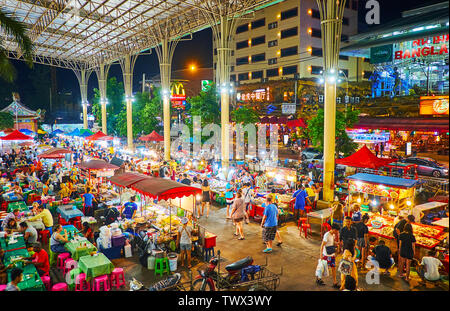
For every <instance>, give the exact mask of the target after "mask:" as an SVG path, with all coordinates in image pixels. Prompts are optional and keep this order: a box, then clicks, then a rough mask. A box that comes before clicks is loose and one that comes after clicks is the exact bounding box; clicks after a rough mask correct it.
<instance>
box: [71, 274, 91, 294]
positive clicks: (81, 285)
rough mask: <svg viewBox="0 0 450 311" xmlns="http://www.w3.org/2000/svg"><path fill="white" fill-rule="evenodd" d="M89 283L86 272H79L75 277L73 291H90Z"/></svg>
mask: <svg viewBox="0 0 450 311" xmlns="http://www.w3.org/2000/svg"><path fill="white" fill-rule="evenodd" d="M90 290H91V284H90V283H89V282H88V281H86V274H85V273H80V274H78V275H77V276H76V277H75V291H76V292H84V291H90Z"/></svg>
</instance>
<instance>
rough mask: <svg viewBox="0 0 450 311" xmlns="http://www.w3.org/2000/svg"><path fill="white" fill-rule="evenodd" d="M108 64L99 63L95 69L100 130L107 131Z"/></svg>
mask: <svg viewBox="0 0 450 311" xmlns="http://www.w3.org/2000/svg"><path fill="white" fill-rule="evenodd" d="M109 67H110V65H105V64H104V63H101V64H100V66H99V67H98V68H97V69H96V73H97V79H98V89H99V91H100V105H101V109H102V132H103V133H105V134H108V133H107V131H108V130H107V115H106V105H107V104H108V98H107V95H106V90H107V79H108V78H107V77H108V71H109Z"/></svg>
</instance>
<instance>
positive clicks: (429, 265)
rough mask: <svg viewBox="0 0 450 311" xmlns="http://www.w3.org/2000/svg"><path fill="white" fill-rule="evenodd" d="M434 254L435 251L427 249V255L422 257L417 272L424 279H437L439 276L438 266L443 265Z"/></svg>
mask: <svg viewBox="0 0 450 311" xmlns="http://www.w3.org/2000/svg"><path fill="white" fill-rule="evenodd" d="M435 256H436V251H435V250H430V251H428V256H424V257H423V258H422V262H421V263H420V266H419V269H418V271H417V272H418V274H419V275H420V277H421V278H422V279H424V280H425V281H438V280H439V279H440V278H441V276H440V274H439V268H440V267H441V266H443V264H442V262H441V261H440V260H439V259H437V258H436V257H435Z"/></svg>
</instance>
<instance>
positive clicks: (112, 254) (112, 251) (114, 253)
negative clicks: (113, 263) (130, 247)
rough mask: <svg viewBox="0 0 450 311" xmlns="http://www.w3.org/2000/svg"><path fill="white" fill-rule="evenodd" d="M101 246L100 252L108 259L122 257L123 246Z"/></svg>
mask: <svg viewBox="0 0 450 311" xmlns="http://www.w3.org/2000/svg"><path fill="white" fill-rule="evenodd" d="M98 246H99V249H98V250H99V252H101V253H103V254H104V255H105V256H106V257H107V258H108V259H110V260H111V259H117V258H120V257H122V254H121V252H122V248H123V247H122V246H118V247H110V248H103V247H102V245H98Z"/></svg>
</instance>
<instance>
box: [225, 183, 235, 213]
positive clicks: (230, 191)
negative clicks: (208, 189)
mask: <svg viewBox="0 0 450 311" xmlns="http://www.w3.org/2000/svg"><path fill="white" fill-rule="evenodd" d="M225 188H226V189H227V191H226V192H225V200H226V204H227V219H230V218H231V217H230V207H231V205H232V204H233V202H234V186H233V181H230V182H229V183H227V185H226V186H225Z"/></svg>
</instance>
